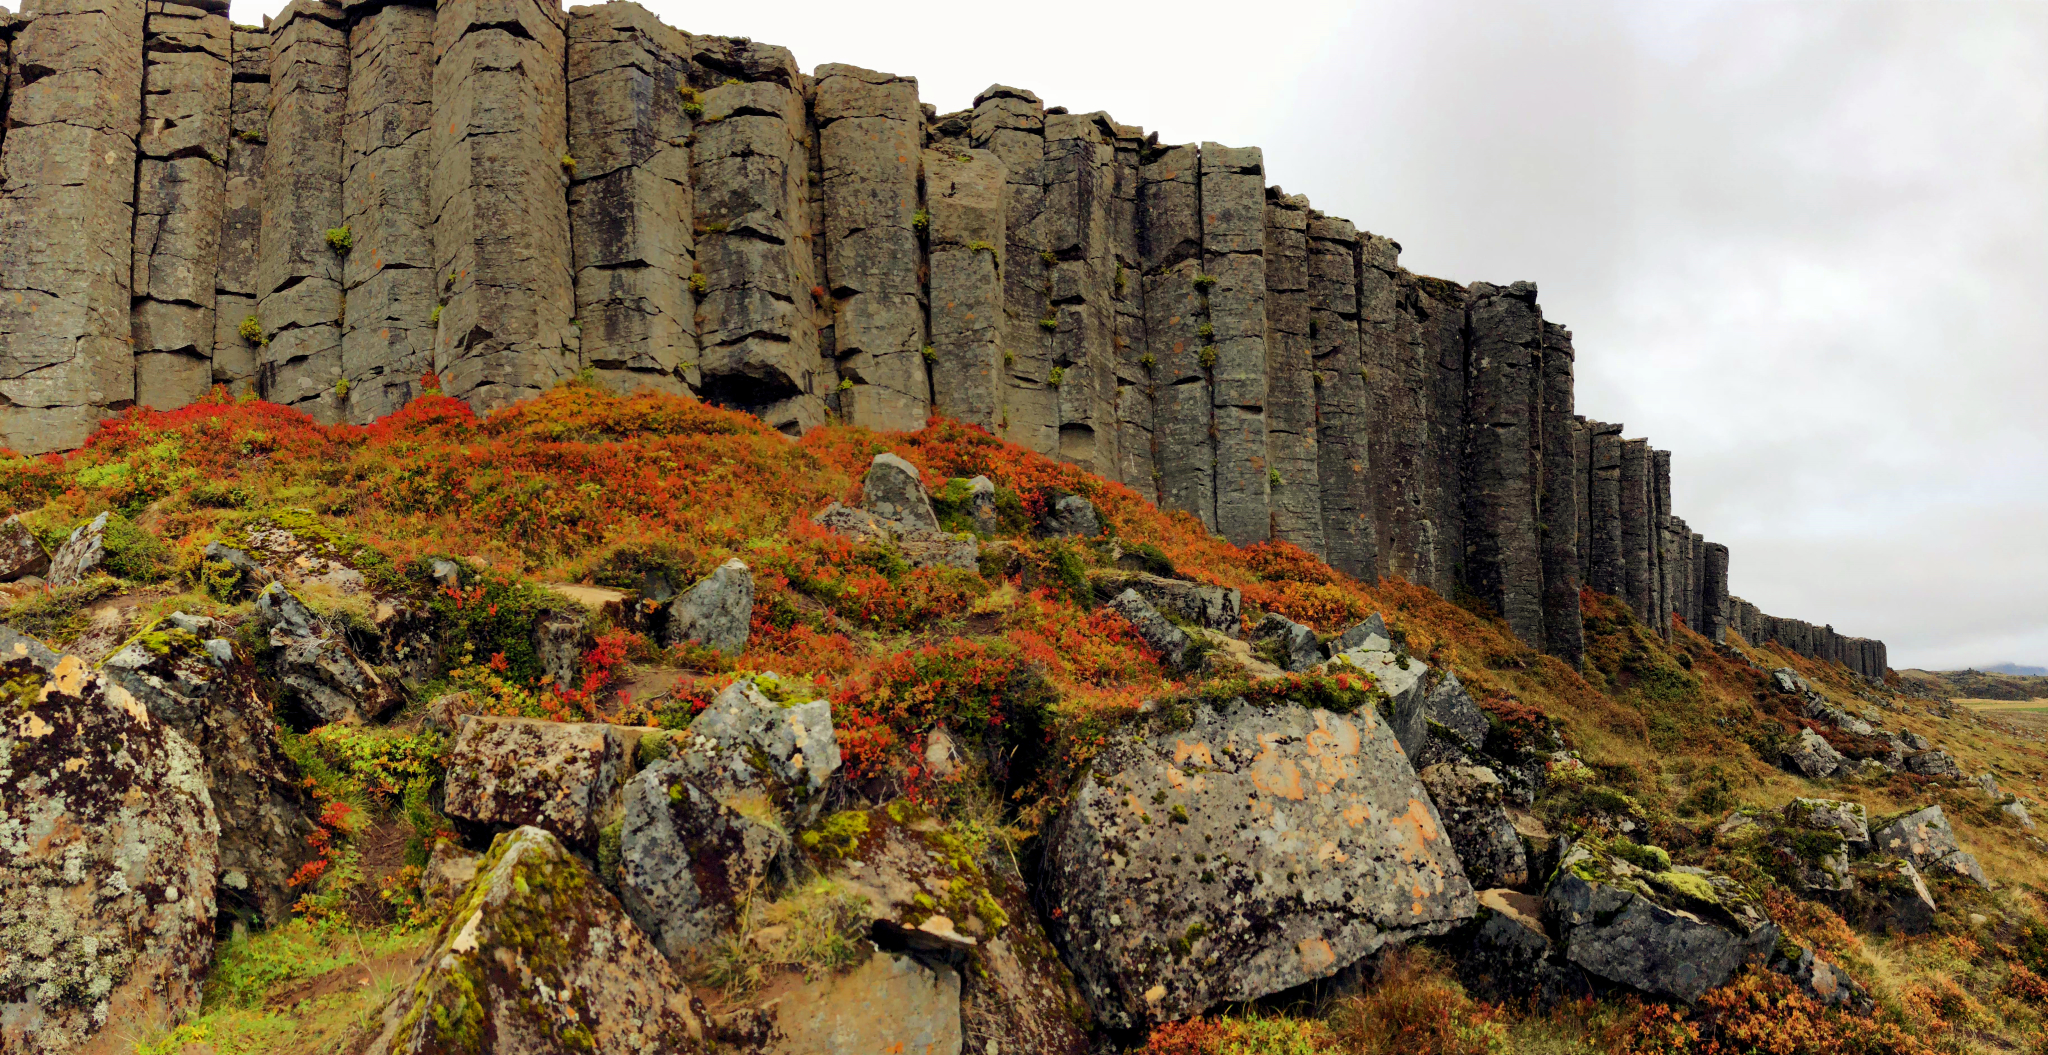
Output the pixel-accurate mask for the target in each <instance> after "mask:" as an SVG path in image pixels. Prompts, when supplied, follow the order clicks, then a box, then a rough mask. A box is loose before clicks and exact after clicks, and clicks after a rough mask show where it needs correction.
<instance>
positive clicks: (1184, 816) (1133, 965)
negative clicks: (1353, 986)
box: [1045, 702, 1474, 1028]
mask: <svg viewBox="0 0 2048 1055" xmlns="http://www.w3.org/2000/svg"><path fill="white" fill-rule="evenodd" d="M1162 721H1164V719H1162ZM1045 883H1046V890H1045V894H1046V899H1047V902H1048V903H1050V904H1053V905H1057V906H1059V907H1060V909H1061V913H1062V914H1061V915H1060V916H1059V918H1057V919H1056V920H1054V921H1053V926H1054V929H1055V934H1056V936H1057V937H1058V939H1059V942H1060V945H1061V947H1062V948H1063V949H1064V950H1065V951H1066V954H1067V960H1068V963H1069V965H1070V966H1072V967H1073V968H1074V973H1075V974H1076V976H1077V977H1078V978H1079V979H1080V981H1081V983H1082V987H1083V990H1084V991H1085V992H1086V993H1087V994H1088V996H1089V997H1090V1003H1091V1004H1092V1005H1093V1006H1094V1008H1095V1012H1096V1015H1097V1017H1098V1018H1099V1019H1100V1020H1101V1021H1103V1022H1104V1023H1105V1024H1107V1025H1110V1026H1112V1027H1115V1028H1131V1027H1135V1026H1138V1025H1141V1024H1144V1023H1147V1022H1161V1021H1166V1020H1171V1019H1177V1018H1182V1017H1185V1016H1188V1015H1191V1014H1195V1013H1198V1012H1200V1011H1202V1010H1203V1009H1205V1008H1208V1007H1210V1006H1212V1005H1214V1004H1217V1003H1220V1002H1224V1001H1233V1000H1252V999H1257V998H1258V997H1261V996H1265V995H1267V994H1269V993H1274V992H1278V991H1280V990H1282V989H1286V988H1289V987H1292V986H1295V985H1299V984H1301V983H1303V982H1307V981H1312V980H1314V979H1317V978H1322V977H1325V976H1328V975H1329V974H1331V973H1333V972H1335V971H1337V970H1339V969H1341V968H1343V967H1345V966H1347V965H1349V964H1351V963H1354V962H1356V961H1357V960H1359V959H1360V958H1361V957H1364V956H1366V955H1368V954H1370V953H1372V952H1373V951H1375V950H1377V949H1379V948H1380V947H1382V946H1384V945H1386V944H1388V943H1391V942H1400V941H1404V940H1406V939H1408V938H1412V937H1417V936H1421V935H1429V934H1440V933H1443V932H1445V931H1447V930H1449V929H1450V928H1452V927H1454V926H1456V925H1457V924H1458V923H1460V922H1461V921H1463V920H1465V919H1468V918H1470V917H1471V916H1472V914H1473V911H1474V901H1473V896H1472V887H1471V884H1470V883H1468V882H1467V881H1466V879H1465V873H1464V870H1463V868H1462V867H1461V866H1460V865H1459V863H1458V858H1457V855H1456V853H1455V852H1453V850H1452V848H1451V845H1450V840H1449V839H1448V838H1447V837H1446V835H1445V833H1444V829H1443V824H1442V822H1441V820H1440V819H1439V818H1438V816H1437V813H1436V809H1435V807H1434V806H1432V805H1431V804H1430V800H1429V796H1428V794H1427V793H1426V792H1425V791H1424V790H1423V789H1422V786H1421V784H1420V783H1419V782H1418V781H1417V780H1416V778H1415V774H1414V771H1413V770H1411V769H1410V768H1409V766H1408V760H1407V758H1406V756H1404V755H1403V754H1402V753H1401V751H1400V748H1399V745H1398V744H1397V743H1396V742H1395V740H1394V737H1393V734H1392V732H1391V731H1390V730H1389V729H1388V728H1387V726H1386V725H1385V724H1384V723H1382V722H1381V721H1380V720H1379V717H1378V716H1377V715H1376V714H1375V713H1373V711H1372V710H1371V709H1370V708H1364V709H1360V710H1358V711H1355V712H1353V713H1350V714H1334V713H1331V712H1329V711H1324V710H1320V709H1317V710H1311V709H1308V708H1304V707H1298V706H1292V705H1285V704H1282V705H1278V706H1274V707H1260V706H1253V705H1250V704H1246V703H1242V702H1238V703H1235V704H1232V705H1228V706H1225V707H1223V708H1221V709H1216V708H1212V707H1210V706H1208V705H1207V704H1202V705H1199V706H1197V708H1196V709H1195V712H1194V714H1193V717H1192V720H1191V722H1190V723H1189V724H1188V725H1186V726H1185V727H1182V728H1172V727H1170V726H1169V725H1166V724H1161V725H1158V726H1154V727H1151V728H1149V729H1146V730H1144V731H1142V732H1134V733H1130V734H1119V735H1118V736H1116V737H1115V738H1113V740H1112V745H1111V746H1110V747H1109V748H1108V749H1107V750H1106V751H1105V752H1104V753H1103V754H1102V755H1101V756H1100V757H1098V758H1097V759H1096V760H1095V762H1094V763H1093V765H1092V766H1091V768H1090V771H1089V773H1088V775H1087V776H1086V777H1084V778H1083V779H1082V781H1081V783H1080V785H1079V786H1078V787H1077V788H1076V789H1075V791H1074V795H1073V803H1072V805H1071V806H1070V807H1069V808H1068V809H1067V811H1066V812H1065V813H1064V814H1063V815H1061V817H1060V819H1059V822H1058V825H1057V827H1056V829H1055V830H1054V831H1053V832H1052V834H1051V836H1050V838H1049V847H1048V851H1047V863H1046V867H1045Z"/></svg>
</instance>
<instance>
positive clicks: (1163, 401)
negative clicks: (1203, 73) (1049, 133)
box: [1012, 146, 1216, 531]
mask: <svg viewBox="0 0 2048 1055" xmlns="http://www.w3.org/2000/svg"><path fill="white" fill-rule="evenodd" d="M1200 160H1201V159H1200V157H1199V156H1198V154H1197V152H1196V150H1195V148H1194V147H1192V146H1180V147H1172V148H1169V149H1167V150H1165V151H1164V152H1162V153H1161V154H1159V155H1158V156H1157V157H1156V158H1155V159H1154V160H1153V161H1152V162H1151V163H1149V164H1147V165H1146V166H1145V167H1144V168H1143V169H1142V170H1141V171H1140V173H1139V186H1138V231H1139V249H1140V252H1141V253H1142V254H1143V262H1144V271H1145V275H1144V287H1145V341H1146V356H1145V358H1146V359H1148V360H1150V362H1149V363H1148V364H1147V365H1146V369H1147V370H1149V371H1150V372H1151V376H1152V384H1153V424H1152V443H1153V449H1154V450H1155V451H1157V452H1158V466H1159V504H1160V505H1161V506H1162V507H1164V508H1167V509H1178V510H1181V511H1183V512H1187V513H1192V514H1193V515H1194V516H1195V517H1196V518H1197V519H1199V520H1201V522H1202V526H1204V527H1206V528H1208V529H1209V530H1211V531H1214V530H1216V454H1215V441H1214V440H1213V438H1212V437H1211V435H1210V428H1211V424H1210V422H1211V413H1212V411H1211V400H1210V396H1209V377H1208V371H1207V369H1206V368H1205V367H1204V366H1203V365H1202V349H1203V348H1204V347H1207V344H1208V340H1209V338H1208V336H1206V335H1205V333H1204V331H1205V330H1206V331H1209V332H1213V326H1212V325H1211V324H1210V323H1209V321H1208V319H1207V318H1206V317H1204V311H1205V309H1206V307H1207V304H1206V301H1207V299H1208V298H1207V297H1206V296H1205V295H1204V293H1205V291H1204V289H1203V287H1202V285H1201V279H1202V278H1203V277H1204V275H1203V272H1202V215H1201V208H1202V205H1201V184H1200V183H1199V175H1200ZM1013 200H1014V199H1013ZM1012 227H1013V228H1014V227H1015V224H1014V223H1013V224H1012Z"/></svg>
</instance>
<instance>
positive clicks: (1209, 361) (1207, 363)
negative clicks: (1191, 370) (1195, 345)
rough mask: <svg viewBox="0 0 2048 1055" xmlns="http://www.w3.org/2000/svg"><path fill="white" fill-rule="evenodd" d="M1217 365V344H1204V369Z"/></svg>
mask: <svg viewBox="0 0 2048 1055" xmlns="http://www.w3.org/2000/svg"><path fill="white" fill-rule="evenodd" d="M1215 366H1216V346H1215V345H1213V344H1211V345H1206V346H1204V347H1203V348H1202V369H1204V370H1209V369H1213V368H1214V367H1215Z"/></svg>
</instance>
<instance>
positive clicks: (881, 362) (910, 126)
mask: <svg viewBox="0 0 2048 1055" xmlns="http://www.w3.org/2000/svg"><path fill="white" fill-rule="evenodd" d="M814 93H815V94H814V95H813V96H812V113H813V114H814V116H815V117H816V119H817V122H818V158H819V162H820V167H821V176H822V181H821V183H820V186H819V203H820V207H821V208H822V210H823V213H822V218H823V220H824V231H825V282H826V288H827V290H828V291H829V292H830V294H831V296H832V299H833V302H834V305H835V309H836V310H835V312H834V315H833V334H834V339H835V342H836V343H837V345H838V347H837V349H836V350H835V355H836V356H837V358H838V360H839V374H840V376H841V377H842V378H843V379H845V380H848V381H851V382H853V386H852V387H851V388H848V389H843V390H842V391H841V394H840V403H839V409H840V411H841V413H843V414H844V415H845V417H846V420H847V421H848V422H850V423H851V424H854V425H860V426H863V427H866V428H871V429H880V430H885V431H891V432H908V431H912V430H916V429H921V428H923V427H924V423H925V419H926V418H927V417H929V416H930V415H931V405H932V397H931V379H930V377H929V376H928V375H927V374H926V372H925V365H926V364H925V360H924V354H923V351H924V346H925V343H926V341H925V319H924V304H923V301H922V297H923V283H924V247H923V246H922V245H921V244H920V243H919V233H918V230H917V224H918V223H919V219H918V218H919V217H920V216H921V215H925V214H924V211H923V209H924V207H923V205H922V203H921V202H920V193H919V187H920V182H921V179H920V177H921V175H922V170H923V168H924V114H923V112H922V111H921V110H920V109H919V108H918V102H917V81H916V80H915V79H913V78H909V77H898V76H895V75H893V74H888V73H875V72H873V71H871V70H864V69H860V68H859V67H855V66H843V65H838V64H828V65H824V66H820V67H818V80H817V86H816V88H815V89H814ZM933 351H934V354H936V353H937V349H936V347H935V348H934V349H933Z"/></svg>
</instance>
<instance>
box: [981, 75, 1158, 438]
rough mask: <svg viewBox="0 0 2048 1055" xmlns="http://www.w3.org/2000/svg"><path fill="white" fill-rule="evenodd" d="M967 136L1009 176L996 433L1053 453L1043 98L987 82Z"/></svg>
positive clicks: (1055, 404) (1055, 403) (1055, 417)
mask: <svg viewBox="0 0 2048 1055" xmlns="http://www.w3.org/2000/svg"><path fill="white" fill-rule="evenodd" d="M971 142H972V143H973V145H974V146H976V147H978V148H981V149H984V150H987V151H989V152H990V153H992V154H994V155H995V156H996V157H998V158H1000V159H1002V162H1003V172H1004V178H1005V180H1006V182H1005V184H1004V200H1003V219H1004V222H1005V223H1007V224H1008V225H1009V231H1008V233H1007V235H1006V236H1005V237H1006V240H1007V246H1006V248H1005V249H1004V252H1003V269H1002V279H1003V315H1004V318H1003V416H1002V419H1001V421H999V422H998V424H999V425H1000V426H1001V430H1002V431H1001V435H1002V436H1003V437H1004V438H1005V439H1008V440H1010V441H1011V442H1013V443H1016V444H1018V445H1020V446H1023V447H1026V448H1028V449H1030V450H1034V451H1037V452H1038V453H1040V454H1044V455H1048V456H1052V455H1057V454H1058V453H1059V398H1058V396H1059V394H1058V393H1057V392H1056V391H1054V389H1053V387H1052V384H1051V380H1052V367H1053V362H1052V333H1051V330H1052V329H1057V328H1058V326H1059V319H1058V317H1057V316H1055V315H1053V314H1052V302H1051V299H1050V296H1049V292H1050V291H1049V289H1048V282H1047V280H1048V279H1049V278H1050V275H1051V271H1052V265H1051V262H1050V261H1048V260H1047V257H1049V256H1051V251H1050V250H1049V249H1048V248H1047V247H1046V245H1045V238H1044V222H1043V214H1044V211H1045V180H1044V177H1043V174H1042V170H1043V168H1044V166H1045V105H1044V104H1043V103H1041V102H1040V101H1039V99H1038V96H1036V95H1033V94H1031V93H1030V92H1028V91H1025V90H1023V89H1021V88H1009V87H1005V86H1003V85H991V86H990V87H989V89H988V90H987V91H984V92H983V93H981V95H980V96H978V97H976V98H975V100H974V123H973V131H972V133H971ZM1190 178H1192V173H1190ZM1048 324H1050V326H1048Z"/></svg>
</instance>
